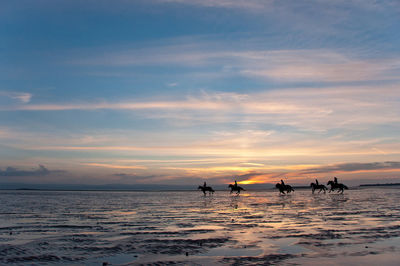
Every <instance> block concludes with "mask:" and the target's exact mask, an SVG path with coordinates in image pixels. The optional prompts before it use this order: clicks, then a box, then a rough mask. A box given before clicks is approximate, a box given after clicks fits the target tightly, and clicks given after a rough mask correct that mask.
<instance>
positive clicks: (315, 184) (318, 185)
mask: <svg viewBox="0 0 400 266" xmlns="http://www.w3.org/2000/svg"><path fill="white" fill-rule="evenodd" d="M315 181H316V183H311V184H310V187H311V189H312V193H313V194H314V191H315V190H316V189H319V191H318V193H320V192H321V191H322V190H323V191H324V193H326V190H327V189H328V188H327V187H326V186H325V185H321V184H319V183H318V180H315Z"/></svg>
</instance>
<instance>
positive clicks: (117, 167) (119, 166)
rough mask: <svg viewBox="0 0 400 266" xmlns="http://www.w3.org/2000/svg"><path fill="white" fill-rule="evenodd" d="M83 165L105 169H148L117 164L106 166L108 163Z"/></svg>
mask: <svg viewBox="0 0 400 266" xmlns="http://www.w3.org/2000/svg"><path fill="white" fill-rule="evenodd" d="M81 164H82V165H87V166H95V167H104V168H112V169H146V167H144V166H140V165H116V164H106V163H81Z"/></svg>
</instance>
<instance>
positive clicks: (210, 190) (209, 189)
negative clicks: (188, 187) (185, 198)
mask: <svg viewBox="0 0 400 266" xmlns="http://www.w3.org/2000/svg"><path fill="white" fill-rule="evenodd" d="M197 189H201V191H203V193H204V196H205V195H206V191H208V192H209V194H210V195H211V194H214V192H215V191H214V189H213V188H212V187H207V183H206V182H204V185H203V186H199V187H198V188H197Z"/></svg>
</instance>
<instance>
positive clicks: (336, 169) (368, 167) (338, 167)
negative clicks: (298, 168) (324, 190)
mask: <svg viewBox="0 0 400 266" xmlns="http://www.w3.org/2000/svg"><path fill="white" fill-rule="evenodd" d="M370 171H400V162H373V163H341V164H334V165H327V166H320V167H317V168H310V169H306V170H304V171H302V173H303V174H318V173H343V172H370Z"/></svg>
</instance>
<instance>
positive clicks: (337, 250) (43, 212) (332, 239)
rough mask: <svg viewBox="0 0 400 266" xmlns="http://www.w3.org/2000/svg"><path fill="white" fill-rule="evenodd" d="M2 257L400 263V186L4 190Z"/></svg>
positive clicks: (31, 260) (14, 260) (0, 260)
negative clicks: (332, 190)
mask: <svg viewBox="0 0 400 266" xmlns="http://www.w3.org/2000/svg"><path fill="white" fill-rule="evenodd" d="M0 200H1V203H2V204H1V206H0V264H5V263H9V264H16V265H26V264H41V265H45V264H49V265H50V264H51V265H54V264H65V265H67V264H68V265H82V264H85V265H101V264H102V263H103V262H107V263H109V265H126V264H133V265H137V264H154V263H162V264H167V263H174V264H180V263H181V264H186V265H187V264H189V265H190V264H193V265H210V264H214V265H218V264H220V265H246V264H248V265H254V264H285V265H288V264H289V265H295V264H308V265H310V264H315V265H317V264H321V263H322V262H323V263H324V264H325V265H339V264H340V265H354V264H369V265H371V264H378V263H379V264H384V265H398V261H400V255H398V254H400V252H399V251H400V205H399V204H398V203H399V202H400V189H396V188H373V187H372V188H366V189H356V190H348V191H346V192H345V194H343V195H340V194H339V195H338V194H329V193H326V194H322V193H321V194H314V195H312V194H311V191H309V190H298V191H296V192H295V193H293V194H292V195H285V196H281V195H279V194H278V192H276V191H260V192H257V191H247V192H246V193H243V194H241V195H240V196H235V195H230V194H229V192H227V191H217V192H216V193H215V194H214V195H213V196H206V197H205V196H203V194H202V193H201V192H195V191H193V192H104V191H99V192H93V191H92V192H84V191H80V192H77V191H73V192H72V191H71V192H58V191H0Z"/></svg>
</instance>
